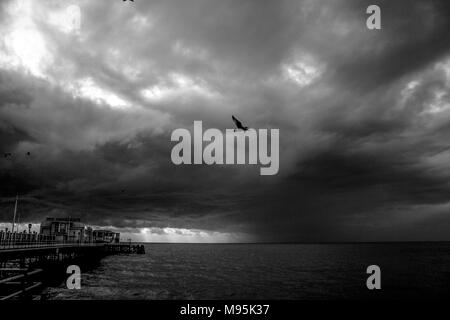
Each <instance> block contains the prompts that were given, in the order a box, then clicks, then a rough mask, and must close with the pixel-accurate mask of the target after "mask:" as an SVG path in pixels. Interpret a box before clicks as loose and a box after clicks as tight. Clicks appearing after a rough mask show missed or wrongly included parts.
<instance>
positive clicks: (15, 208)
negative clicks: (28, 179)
mask: <svg viewBox="0 0 450 320" xmlns="http://www.w3.org/2000/svg"><path fill="white" fill-rule="evenodd" d="M18 200H19V194H17V195H16V205H15V206H14V218H13V224H12V232H13V233H14V225H15V223H16V213H17V201H18Z"/></svg>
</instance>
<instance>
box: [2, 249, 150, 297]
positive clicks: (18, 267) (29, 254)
mask: <svg viewBox="0 0 450 320" xmlns="http://www.w3.org/2000/svg"><path fill="white" fill-rule="evenodd" d="M144 253H145V248H144V245H142V244H133V243H14V244H10V243H9V244H7V245H5V244H4V245H0V300H3V299H18V298H19V299H33V295H32V293H33V292H34V291H35V290H37V289H39V288H41V287H42V286H45V282H47V280H49V277H53V274H54V270H55V269H61V270H63V269H64V267H65V268H67V266H69V265H71V264H77V263H78V262H79V261H89V262H92V261H99V260H100V259H101V258H103V257H104V256H107V255H111V254H144Z"/></svg>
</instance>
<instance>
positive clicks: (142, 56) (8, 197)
mask: <svg viewBox="0 0 450 320" xmlns="http://www.w3.org/2000/svg"><path fill="white" fill-rule="evenodd" d="M371 4H374V3H372V1H364V0H363V1H356V0H355V1H343V0H337V1H336V0H333V1H331V0H321V1H312V0H292V1H284V0H281V1H260V0H258V1H257V0H254V1H250V0H245V1H241V0H239V1H238V0H227V1H219V0H178V1H174V0H169V1H143V0H135V1H134V2H130V1H126V2H123V1H122V0H114V1H106V0H100V1H88V0H68V1H56V0H42V1H32V0H6V1H5V0H2V1H1V2H0V155H1V158H0V181H1V182H0V222H1V223H0V227H7V226H10V222H11V220H12V215H13V210H14V201H15V196H16V194H19V198H20V199H19V206H18V212H19V213H20V221H21V222H22V223H28V222H29V223H33V224H37V223H39V222H40V221H42V219H44V218H45V217H48V216H55V217H66V216H71V217H81V218H82V220H83V221H85V222H86V223H88V224H90V225H93V226H96V227H99V228H108V229H112V230H116V231H120V232H121V233H122V239H128V238H131V239H133V240H137V241H164V242H258V241H264V242H272V241H283V242H291V241H306V242H321V241H404V240H405V241H406V240H450V202H449V201H450V183H449V178H450V170H449V169H450V161H449V160H450V95H449V92H450V90H449V88H450V37H449V36H448V30H450V3H449V2H448V1H445V0H442V1H425V0H424V1H421V0H414V1H406V0H404V1H395V2H394V1H376V4H377V5H378V6H379V7H380V8H381V25H382V28H381V30H369V29H367V28H366V19H367V18H368V16H369V15H368V14H366V8H367V7H368V6H369V5H371ZM77 8H79V9H77ZM78 10H79V11H78ZM78 12H79V17H80V19H79V20H77V15H78ZM78 22H79V23H78ZM231 115H235V116H237V117H238V118H239V119H241V120H243V122H245V124H246V125H248V126H250V127H251V128H265V129H279V132H280V151H279V156H280V168H279V172H278V174H276V175H273V176H261V175H259V166H254V165H227V166H220V165H210V166H208V165H179V166H176V165H174V164H173V163H172V162H171V158H170V153H171V149H172V147H173V146H174V143H173V142H171V140H170V137H171V133H172V131H173V130H175V129H177V128H187V129H192V127H193V122H194V121H195V120H201V121H202V122H203V127H204V128H218V129H220V130H225V129H228V128H233V122H232V121H231ZM5 153H6V154H9V153H10V154H11V155H7V156H5ZM28 153H29V154H28ZM23 226H24V227H25V224H24V225H23ZM34 228H35V227H34Z"/></svg>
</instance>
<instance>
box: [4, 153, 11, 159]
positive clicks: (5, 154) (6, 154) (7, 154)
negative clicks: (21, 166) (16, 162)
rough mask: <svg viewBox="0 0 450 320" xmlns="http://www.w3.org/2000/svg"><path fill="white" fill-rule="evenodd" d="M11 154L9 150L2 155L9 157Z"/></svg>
mask: <svg viewBox="0 0 450 320" xmlns="http://www.w3.org/2000/svg"><path fill="white" fill-rule="evenodd" d="M11 156H12V153H11V152H5V153H4V154H3V157H5V158H8V157H11Z"/></svg>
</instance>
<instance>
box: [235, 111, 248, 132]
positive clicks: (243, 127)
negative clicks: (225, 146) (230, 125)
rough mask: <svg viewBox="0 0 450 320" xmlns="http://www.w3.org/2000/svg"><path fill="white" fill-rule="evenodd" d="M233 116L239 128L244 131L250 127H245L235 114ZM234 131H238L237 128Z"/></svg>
mask: <svg viewBox="0 0 450 320" xmlns="http://www.w3.org/2000/svg"><path fill="white" fill-rule="evenodd" d="M231 118H232V119H233V121H234V124H235V125H236V127H237V128H238V129H241V130H244V131H247V130H248V127H245V126H244V125H242V122H240V121H239V120H238V119H237V118H236V117H235V116H233V115H232V116H231ZM234 131H236V129H234Z"/></svg>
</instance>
